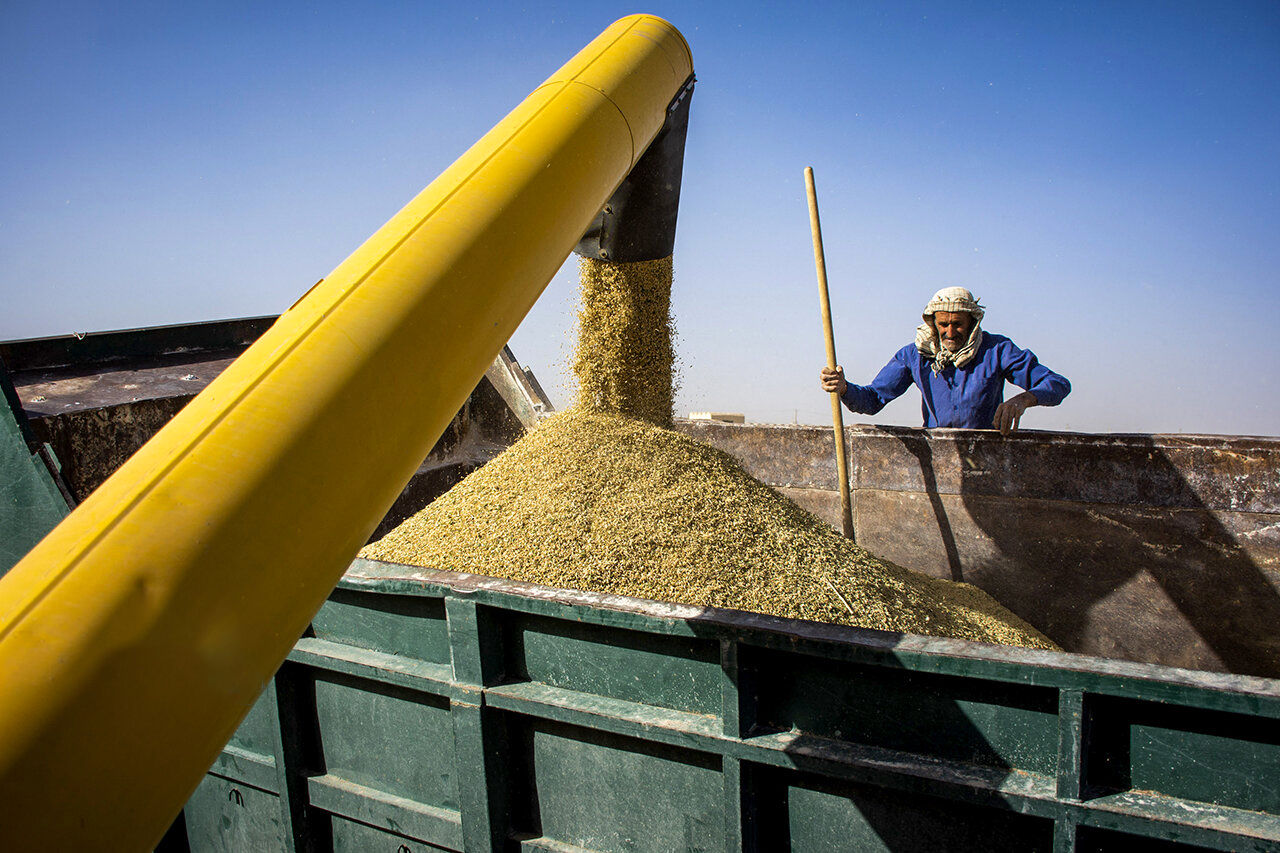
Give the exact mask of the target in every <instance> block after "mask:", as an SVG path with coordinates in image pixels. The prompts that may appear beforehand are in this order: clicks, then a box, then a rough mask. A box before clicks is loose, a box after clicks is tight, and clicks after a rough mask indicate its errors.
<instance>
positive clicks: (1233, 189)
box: [0, 0, 1280, 435]
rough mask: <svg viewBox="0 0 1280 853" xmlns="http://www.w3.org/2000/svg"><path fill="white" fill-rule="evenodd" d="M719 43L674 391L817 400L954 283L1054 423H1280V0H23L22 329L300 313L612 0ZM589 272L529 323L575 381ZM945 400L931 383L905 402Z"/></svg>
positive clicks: (1181, 427) (8, 254) (678, 306)
mask: <svg viewBox="0 0 1280 853" xmlns="http://www.w3.org/2000/svg"><path fill="white" fill-rule="evenodd" d="M631 12H653V13H655V14H658V15H662V16H663V17H665V18H667V19H668V20H670V21H671V22H672V23H673V24H675V25H676V26H677V27H678V28H680V30H681V31H682V32H683V33H684V35H685V37H686V38H687V39H688V40H689V42H690V45H691V46H692V49H693V55H694V64H695V68H696V70H697V74H698V86H697V90H696V93H695V95H694V100H693V110H692V114H691V122H690V130H689V142H688V148H687V151H686V158H685V177H684V192H683V198H682V203H681V210H680V226H679V234H678V240H677V244H676V258H675V262H676V290H675V297H674V311H675V314H676V322H677V327H678V330H679V333H680V343H679V354H680V359H681V361H682V377H683V379H682V381H683V391H682V392H681V396H680V398H679V401H678V413H687V412H688V411H689V410H691V409H693V410H698V409H715V410H727V411H741V412H744V413H745V414H746V415H747V417H748V419H749V420H753V421H766V422H790V421H792V420H793V419H798V420H799V421H800V422H802V423H805V422H807V423H824V422H826V420H827V419H828V417H829V414H830V409H829V403H828V399H827V397H826V395H824V394H823V393H822V392H821V390H819V389H818V387H817V380H816V374H817V370H818V368H819V367H820V366H821V364H822V363H823V359H824V356H823V346H822V339H821V335H820V326H819V315H818V305H817V290H816V285H815V278H814V270H813V259H812V252H811V248H810V242H809V233H808V216H807V211H806V207H805V200H804V182H803V174H802V173H803V168H804V167H805V166H806V165H812V166H813V167H814V168H815V170H816V173H817V180H818V192H819V200H820V204H821V208H822V215H823V228H824V233H825V237H826V251H827V260H828V267H829V272H830V277H831V284H832V301H833V309H834V311H835V315H836V324H837V328H836V343H837V349H838V351H839V354H840V360H841V362H842V363H843V364H844V365H845V366H846V368H847V370H848V372H849V374H850V376H851V378H855V379H862V380H864V381H866V380H869V379H870V378H871V377H872V376H873V375H874V374H875V372H876V371H877V370H878V369H879V368H880V367H881V366H882V365H883V364H884V362H885V361H886V360H887V359H888V358H889V356H890V355H891V354H892V353H893V352H894V351H895V350H896V349H897V348H898V347H900V346H902V345H903V344H905V343H907V342H909V341H910V340H911V337H912V330H913V328H914V326H915V324H916V323H917V322H918V315H919V311H920V308H921V307H922V306H923V304H924V302H925V301H926V300H927V299H928V297H929V296H930V295H931V294H932V293H933V291H934V290H936V289H937V288H939V287H942V286H945V285H950V284H961V285H964V286H966V287H969V288H970V289H972V290H973V291H974V292H975V293H977V294H978V295H979V296H980V297H981V298H982V299H983V301H984V302H985V303H986V304H987V305H988V308H989V310H988V314H987V320H986V322H985V324H984V325H985V326H986V327H987V328H989V329H991V330H992V331H998V332H1002V333H1004V334H1008V335H1010V336H1011V337H1012V338H1013V339H1014V340H1015V341H1017V342H1018V343H1020V344H1022V345H1024V346H1027V347H1030V348H1031V349H1033V350H1035V351H1036V352H1037V353H1038V354H1039V356H1040V358H1041V360H1042V361H1044V362H1045V363H1046V364H1048V365H1050V366H1051V367H1053V368H1054V369H1056V370H1058V371H1060V372H1062V373H1064V374H1066V375H1067V376H1068V377H1069V378H1070V379H1071V380H1072V382H1073V384H1074V386H1075V390H1074V392H1073V393H1072V395H1071V396H1070V397H1068V398H1067V400H1066V401H1065V402H1064V403H1063V405H1062V406H1060V407H1058V408H1057V409H1034V410H1031V411H1030V412H1029V413H1028V415H1027V416H1026V419H1025V420H1024V426H1026V427H1042V428H1047V429H1071V430H1081V431H1099V432H1130V431H1133V432H1208V433H1241V434H1267V435H1276V434H1280V379H1278V378H1277V376H1278V371H1277V367H1276V358H1275V355H1274V353H1272V352H1271V348H1270V345H1271V344H1272V343H1274V342H1276V341H1277V340H1280V334H1278V333H1277V326H1278V323H1277V320H1278V319H1280V314H1278V313H1277V310H1276V308H1275V307H1273V306H1274V305H1275V303H1276V301H1277V296H1280V4H1278V3H1275V2H1201V3H1175V2H1142V3H1138V2H1108V3H1054V4H1049V3H996V2H974V3H964V2H956V1H955V0H949V2H875V3H831V4H813V5H809V6H804V7H794V8H793V7H784V6H782V5H781V4H779V5H777V6H773V5H757V6H747V5H744V4H740V3H704V4H696V3H681V4H669V3H654V4H651V5H649V6H647V7H645V6H632V5H627V6H622V5H617V4H614V3H610V2H602V3H594V4H586V3H575V4H537V3H523V4H518V3H511V4H504V5H481V6H477V7H475V8H464V7H463V4H457V3H448V4H432V3H416V2H414V3H411V2H406V3H377V2H368V3H360V4H357V3H347V4H338V3H323V2H321V3H289V2H277V3H238V4H234V3H216V4H199V5H196V4H190V5H188V4H180V3H110V4H108V3H78V4H77V3H57V2H40V3H34V2H7V3H5V4H4V5H3V6H2V7H0V71H2V73H0V104H2V105H3V109H4V119H5V132H4V133H3V134H0V172H2V177H0V188H2V189H0V304H2V305H3V309H2V310H0V338H2V339H10V338H19V337H32V336H38V335H52V334H63V333H67V332H72V331H92V330H104V329H113V328H125V327H133V326H144V325H153V324H160V323H177V322H187V321H195V320H209V319H223V318H229V317H237V316H247V315H256V314H269V313H278V312H280V311H282V310H283V309H285V308H286V307H288V305H289V304H290V303H291V302H292V301H293V300H294V299H295V298H296V297H297V296H298V295H299V294H301V293H302V292H303V291H305V290H306V289H307V288H308V287H309V286H310V285H311V284H312V283H313V282H315V281H316V280H317V279H319V278H321V277H323V276H325V275H326V274H327V273H328V272H329V270H330V269H332V268H333V267H334V266H335V265H336V264H337V263H338V262H339V261H340V260H341V259H342V258H343V257H345V256H346V255H347V254H348V253H349V252H350V251H351V250H352V249H354V248H355V247H356V246H357V245H359V244H360V243H361V242H363V240H364V239H365V238H366V237H367V236H368V235H369V234H371V233H372V232H373V231H374V230H375V229H376V228H377V227H378V226H379V225H381V224H382V223H383V222H384V221H385V220H386V219H388V218H389V217H390V216H391V215H392V214H393V213H394V212H395V211H396V210H398V209H399V208H400V206H401V205H403V204H404V202H406V201H407V200H408V199H409V198H411V197H412V196H413V195H414V194H416V193H417V192H418V190H420V189H421V188H422V187H423V186H425V185H426V184H427V183H429V182H430V181H431V180H432V179H433V178H434V177H435V176H436V175H437V174H438V173H439V172H440V171H441V170H442V169H444V167H445V166H447V165H448V164H449V163H450V162H451V161H452V160H453V159H454V158H456V157H457V156H458V155H459V154H460V153H462V152H463V151H464V150H465V149H466V148H467V147H469V146H470V144H471V143H472V142H474V141H475V140H476V139H477V138H479V137H480V136H481V135H482V134H483V133H484V132H485V131H486V130H488V128H490V127H491V126H492V125H493V124H494V123H495V122H496V121H497V120H498V119H499V118H501V117H502V116H503V115H504V114H505V113H506V112H507V111H508V110H510V109H511V108H512V107H513V106H514V105H515V104H517V103H518V102H519V101H520V100H521V99H522V98H523V97H524V96H525V95H526V94H528V92H529V91H531V90H532V89H533V88H534V87H535V86H536V85H537V84H538V83H539V82H541V81H542V80H543V79H544V78H545V77H546V76H547V75H548V74H549V73H550V72H551V71H553V70H554V69H555V68H557V67H558V66H559V65H560V64H561V63H562V62H563V61H564V60H566V59H567V58H568V57H569V56H571V55H572V54H573V53H575V52H576V51H577V50H578V49H579V48H580V47H581V46H582V45H583V44H585V43H586V42H587V41H589V40H590V39H591V38H592V37H593V36H595V35H596V34H597V33H598V32H599V31H600V30H602V29H603V28H604V27H605V26H607V25H608V24H609V23H610V22H611V21H613V20H614V19H616V18H618V17H621V16H622V15H624V14H628V13H631ZM575 296H576V270H575V269H574V265H573V263H572V262H570V264H569V265H568V266H567V267H566V268H565V269H564V270H562V272H561V274H560V275H559V276H558V277H557V278H556V279H555V280H554V281H553V282H552V284H551V286H550V287H549V288H548V290H547V292H546V293H545V294H544V296H543V298H542V300H541V301H540V302H539V304H538V305H537V306H535V308H534V310H533V312H532V313H531V314H530V315H529V317H528V318H527V319H526V321H525V323H524V325H523V326H522V327H521V328H520V330H519V331H518V332H517V334H516V336H515V337H514V338H513V340H512V348H513V349H514V351H515V353H516V355H517V357H518V358H519V359H520V360H521V361H522V362H524V363H527V364H528V365H530V366H531V367H532V368H533V370H534V372H535V373H536V374H537V375H538V376H539V377H540V378H541V380H542V382H543V385H544V386H545V387H546V388H547V389H548V391H550V392H551V394H552V396H553V397H554V398H556V400H557V402H561V403H563V402H564V401H565V400H566V399H567V397H568V393H569V391H568V387H567V386H568V382H569V379H568V374H567V370H566V368H565V362H566V359H567V356H568V353H569V351H570V349H571V346H572V340H571V336H572V310H573V302H574V299H575ZM849 420H850V421H875V422H880V423H900V424H908V425H918V424H919V422H920V415H919V397H918V395H917V394H916V392H915V391H914V390H912V391H909V392H908V393H907V395H906V396H904V397H903V398H902V399H901V400H899V401H897V402H896V403H894V404H892V405H890V406H889V407H888V408H886V409H885V411H884V412H883V413H881V415H880V416H878V417H877V418H874V419H872V418H867V417H865V416H857V417H852V418H850V419H849Z"/></svg>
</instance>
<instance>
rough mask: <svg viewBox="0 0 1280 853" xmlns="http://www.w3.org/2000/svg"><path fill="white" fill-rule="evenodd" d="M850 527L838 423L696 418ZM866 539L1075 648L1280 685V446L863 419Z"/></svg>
mask: <svg viewBox="0 0 1280 853" xmlns="http://www.w3.org/2000/svg"><path fill="white" fill-rule="evenodd" d="M677 428H678V429H680V430H681V431H683V432H685V433H687V434H689V435H691V436H693V437H695V438H697V439H698V440H700V441H703V442H705V443H707V444H711V445H713V446H716V447H719V448H721V449H723V450H725V451H726V452H728V453H730V454H731V455H733V456H734V457H736V458H737V459H738V460H739V461H740V462H741V463H742V464H743V465H744V467H745V468H746V469H747V470H748V471H750V472H751V473H752V474H754V475H755V476H756V477H758V478H760V479H761V480H763V481H764V482H766V483H768V484H770V485H772V486H774V487H776V488H778V489H779V490H781V491H782V492H783V493H785V494H787V495H788V496H790V497H791V498H793V499H794V500H796V501H797V502H798V503H800V504H801V505H803V506H805V507H807V508H808V509H810V510H812V511H813V512H815V513H816V514H817V515H819V516H821V517H822V518H824V519H825V520H827V521H828V522H830V523H831V524H832V525H833V526H835V527H838V526H839V497H838V493H837V492H836V479H835V461H834V455H835V451H834V442H833V441H832V438H831V431H830V429H829V428H822V427H795V426H761V425H747V426H737V425H731V424H712V423H705V422H683V423H680V424H678V427H677ZM846 435H847V439H848V441H849V443H850V446H851V448H852V453H851V460H852V469H853V470H852V478H853V487H854V488H853V500H854V521H855V529H856V534H857V539H858V542H859V543H860V544H862V545H865V546H866V547H867V548H869V549H870V550H871V551H873V552H875V553H876V554H878V555H880V556H882V557H885V558H887V559H890V560H893V561H894V562H897V563H899V564H901V565H903V566H907V567H909V568H912V569H916V570H918V571H923V572H927V573H928V574H931V575H934V576H936V577H942V578H950V579H953V580H962V581H967V582H969V583H973V584H975V585H977V586H979V587H981V588H982V589H984V590H986V591H987V592H988V593H990V594H991V595H993V596H994V597H995V598H996V599H998V600H999V601H1000V602H1001V603H1002V604H1004V605H1005V606H1006V607H1008V608H1009V609H1011V610H1013V611H1014V612H1015V613H1017V614H1018V615H1020V616H1021V617H1023V618H1024V619H1026V620H1027V621H1029V622H1031V623H1032V624H1033V625H1035V626H1036V627H1037V628H1039V629H1040V630H1042V631H1044V632H1045V633H1046V634H1048V635H1049V636H1050V637H1052V638H1053V639H1054V640H1056V641H1057V642H1058V643H1060V644H1061V645H1062V646H1063V647H1064V648H1066V649H1068V650H1069V651H1078V652H1085V653H1088V654H1095V655H1101V656H1103V657H1113V658H1124V659H1128V660H1136V661H1143V662H1149V663H1160V664H1165V665H1169V666H1182V667H1189V668H1193V669H1206V670H1217V671H1227V672H1235V673H1240V674H1247V675H1263V676H1268V677H1277V676H1280V631H1278V630H1277V627H1276V626H1278V625H1280V439H1276V438H1255V437H1233V436H1188V435H1083V434H1073V433H1050V432H1036V431H1026V432H1021V433H1018V434H1015V435H1013V436H1010V437H1008V438H1002V437H1001V436H1000V435H999V434H998V433H994V432H991V433H988V432H976V431H970V430H933V431H929V432H926V431H924V430H919V429H908V428H897V427H871V426H856V427H850V428H848V429H847V430H846Z"/></svg>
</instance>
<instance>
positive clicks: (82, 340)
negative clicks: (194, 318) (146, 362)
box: [0, 315, 277, 373]
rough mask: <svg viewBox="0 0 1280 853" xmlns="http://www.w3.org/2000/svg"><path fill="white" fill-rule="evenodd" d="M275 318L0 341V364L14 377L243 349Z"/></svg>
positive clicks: (249, 318)
mask: <svg viewBox="0 0 1280 853" xmlns="http://www.w3.org/2000/svg"><path fill="white" fill-rule="evenodd" d="M276 316H277V315H267V316H261V317H241V318H237V319H232V320H208V321H203V322H199V323H180V324H175V325H169V326H148V327H143V328H138V329H118V330H113V331H105V332H88V333H86V334H73V335H56V336H53V337H45V338H24V339H20V340H12V341H0V359H3V360H4V362H5V363H6V364H7V365H8V367H9V370H11V371H13V372H15V373H18V372H22V371H29V370H47V369H50V368H55V367H68V366H72V365H75V366H81V365H90V364H101V363H105V362H112V361H121V360H124V359H130V358H146V357H150V356H157V355H165V354H169V353H178V352H202V351H212V350H228V349H238V348H247V347H248V346H249V345H250V344H252V343H253V342H254V341H256V340H257V339H258V338H259V337H261V336H262V333H263V332H265V331H266V330H267V329H269V328H271V324H272V323H274V322H275V321H276Z"/></svg>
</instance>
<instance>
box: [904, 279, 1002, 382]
mask: <svg viewBox="0 0 1280 853" xmlns="http://www.w3.org/2000/svg"><path fill="white" fill-rule="evenodd" d="M939 311H946V312H949V313H965V314H968V315H969V316H971V317H973V330H972V331H971V332H969V340H967V341H966V342H965V345H964V346H962V347H961V348H960V349H958V350H956V351H955V352H952V351H951V350H949V349H947V348H946V347H945V346H943V344H942V341H941V340H940V339H939V338H938V327H937V326H935V325H934V324H933V315H934V314H936V313H937V312H939ZM985 314H986V309H985V308H983V306H981V305H979V304H978V300H977V298H976V297H975V296H974V295H973V294H972V293H970V292H969V291H967V290H965V289H964V288H963V287H944V288H942V290H939V291H938V292H937V293H935V294H934V295H933V298H932V299H930V300H929V304H928V305H926V306H925V307H924V314H922V315H921V316H922V318H923V319H924V322H923V323H921V324H920V325H919V326H918V327H917V328H916V349H918V350H919V351H920V354H921V355H923V356H924V357H925V358H930V359H933V364H932V365H931V366H932V368H933V372H934V373H941V372H942V371H943V370H945V369H946V368H947V366H948V365H951V364H954V365H955V366H956V367H964V366H965V365H966V364H968V363H969V362H971V361H973V357H974V356H975V355H977V354H978V347H980V346H982V318H983V316H984V315H985Z"/></svg>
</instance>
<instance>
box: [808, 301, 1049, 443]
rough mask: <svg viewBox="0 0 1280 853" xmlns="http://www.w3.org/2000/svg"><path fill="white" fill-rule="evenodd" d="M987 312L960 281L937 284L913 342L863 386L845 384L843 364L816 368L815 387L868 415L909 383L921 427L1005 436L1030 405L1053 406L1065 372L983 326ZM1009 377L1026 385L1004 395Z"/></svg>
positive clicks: (895, 396)
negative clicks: (818, 381)
mask: <svg viewBox="0 0 1280 853" xmlns="http://www.w3.org/2000/svg"><path fill="white" fill-rule="evenodd" d="M985 313H986V311H985V309H984V308H983V306H981V305H979V304H978V300H977V299H975V298H974V296H973V294H972V293H970V292H969V291H967V290H965V289H964V288H963V287H944V288H943V289H942V290H939V291H938V292H937V293H935V294H934V295H933V299H930V300H929V304H928V305H926V306H925V309H924V315H923V318H924V323H923V324H921V325H920V327H919V328H917V329H916V342H915V343H914V344H908V345H907V346H905V347H903V348H902V349H900V350H898V352H897V354H896V355H894V357H893V359H892V360H890V362H889V363H888V364H886V365H885V366H884V369H883V370H881V371H880V373H879V374H878V375H877V376H876V378H875V380H874V381H873V382H872V383H871V384H870V385H850V384H849V383H847V382H846V381H845V378H844V368H841V367H837V368H835V369H834V370H831V369H830V368H823V370H822V387H823V389H824V390H826V391H829V392H834V393H837V394H839V395H840V399H841V400H843V401H844V404H845V405H846V406H848V407H849V408H850V409H851V410H853V411H855V412H859V413H861V414H864V415H874V414H875V413H876V412H878V411H880V410H881V409H883V408H884V407H885V404H886V403H888V402H889V401H890V400H894V399H896V398H897V397H898V396H900V395H901V394H902V392H904V391H906V390H907V388H909V387H910V386H911V384H912V383H913V382H914V383H915V384H916V385H917V386H918V387H919V388H920V396H921V409H922V410H923V412H924V425H925V428H932V427H962V428H965V429H993V428H994V429H998V430H1000V432H1001V433H1003V434H1004V435H1008V434H1009V433H1011V432H1013V431H1014V430H1016V429H1017V428H1018V423H1019V421H1020V420H1021V419H1022V413H1023V412H1025V411H1026V410H1027V409H1029V408H1031V407H1032V406H1056V405H1058V404H1059V403H1061V402H1062V398H1064V397H1066V396H1067V394H1068V393H1070V392H1071V383H1070V382H1068V381H1067V380H1066V378H1065V377H1063V376H1060V375H1058V374H1057V373H1054V372H1053V371H1052V370H1050V369H1049V368H1047V367H1045V366H1044V365H1042V364H1041V363H1040V362H1039V361H1038V360H1037V359H1036V356H1035V353H1033V352H1032V351H1031V350H1025V349H1020V348H1019V347H1018V346H1017V345H1016V344H1015V343H1014V342H1013V341H1011V340H1009V339H1008V338H1006V337H1005V336H1004V335H995V334H991V333H988V332H984V331H983V330H982V317H983V315H984V314H985ZM1006 380H1008V381H1009V382H1012V383H1013V384H1014V385H1017V386H1018V387H1020V388H1023V389H1025V390H1024V391H1023V392H1022V393H1021V394H1019V395H1017V396H1016V397H1013V398H1011V399H1009V400H1005V399H1004V383H1005V381H1006Z"/></svg>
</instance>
